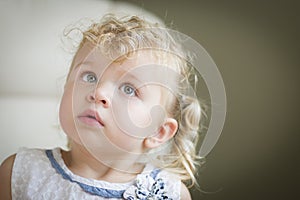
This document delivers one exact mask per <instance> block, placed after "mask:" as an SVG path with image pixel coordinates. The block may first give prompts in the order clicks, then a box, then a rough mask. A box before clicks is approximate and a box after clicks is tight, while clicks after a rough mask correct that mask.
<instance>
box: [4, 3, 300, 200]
mask: <svg viewBox="0 0 300 200" xmlns="http://www.w3.org/2000/svg"><path fill="white" fill-rule="evenodd" d="M127 2H128V3H130V4H129V5H128V4H126V3H127ZM0 5H1V6H0V11H1V12H0V22H1V24H0V29H1V33H0V36H1V37H0V44H1V45H0V64H1V66H0V76H1V80H0V112H1V113H0V119H1V121H0V125H1V127H2V131H1V133H0V136H1V140H0V143H1V145H0V153H1V160H3V159H4V158H5V157H6V156H7V155H9V154H11V153H14V152H15V151H16V150H17V148H18V147H20V146H29V147H52V146H54V145H61V146H63V145H64V141H65V140H64V136H63V134H61V133H59V131H57V130H56V128H55V126H56V125H57V111H58V103H59V96H60V93H61V84H62V83H63V81H62V80H63V78H62V77H64V75H65V73H66V70H67V68H68V64H69V62H70V59H71V58H70V56H68V54H67V53H66V52H63V51H62V49H61V46H60V40H59V38H60V36H61V33H62V31H63V28H64V27H65V25H66V24H70V23H72V22H74V21H76V20H78V19H80V18H82V17H83V16H85V17H90V16H95V15H97V13H100V12H105V11H109V10H118V11H123V12H126V11H127V9H129V10H131V11H132V12H139V13H140V14H143V13H144V14H145V13H146V11H149V12H150V13H153V15H156V16H158V17H160V18H161V19H162V20H164V21H165V22H166V23H167V24H172V27H174V28H176V29H177V30H179V31H180V32H182V33H185V34H187V35H189V36H191V37H192V38H194V39H195V40H197V41H198V42H199V43H200V44H201V45H202V46H203V47H204V48H205V49H206V50H207V51H208V52H209V54H210V55H211V57H212V58H213V59H214V61H215V63H216V64H217V66H218V68H219V70H220V72H221V74H222V77H223V80H224V83H225V87H226V93H227V101H228V106H227V117H226V122H225V126H224V129H223V132H222V135H221V137H220V139H219V141H218V143H217V145H216V146H215V148H214V149H213V151H212V152H211V153H210V154H209V155H208V157H207V162H206V164H205V166H204V167H203V168H202V169H201V170H200V172H199V173H200V176H199V182H200V185H201V187H202V190H203V191H202V192H199V191H196V190H195V189H192V190H191V192H192V196H193V199H206V200H219V199H222V200H224V199H230V200H240V199H246V200H247V199H249V200H250V199H251V200H253V199H297V197H296V195H298V196H299V192H298V191H299V189H300V184H299V178H300V174H299V155H298V153H299V126H298V124H299V102H300V101H299V78H298V76H299V74H300V73H299V72H300V70H299V64H300V63H299V50H300V49H299V39H298V37H299V35H300V34H299V24H300V17H299V14H298V12H299V8H300V7H299V3H298V2H297V1H292V0H286V1H258V0H252V1H250V0H245V1H238V0H227V1H216V0H210V1H207V0H198V1H196V0H195V1H193V0H185V1H179V0H173V1H168V0H152V1H146V0H128V1H96V0H94V1H85V2H83V1H55V3H53V1H18V3H17V4H14V3H9V1H1V4H0ZM147 14H149V13H147ZM149 15H151V16H152V14H149ZM48 113H51V114H48ZM32 124H34V126H32ZM57 141H61V143H57Z"/></svg>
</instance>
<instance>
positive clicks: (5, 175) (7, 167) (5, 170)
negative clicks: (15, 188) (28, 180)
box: [0, 154, 16, 199]
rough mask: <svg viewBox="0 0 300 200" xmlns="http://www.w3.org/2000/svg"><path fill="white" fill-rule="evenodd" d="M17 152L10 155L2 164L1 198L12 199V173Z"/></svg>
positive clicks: (0, 173) (0, 177)
mask: <svg viewBox="0 0 300 200" xmlns="http://www.w3.org/2000/svg"><path fill="white" fill-rule="evenodd" d="M15 158H16V154H14V155H11V156H9V157H8V158H6V160H4V161H3V163H2V164H1V166H0V180H1V181H0V199H11V192H10V191H11V174H12V168H13V165H14V161H15Z"/></svg>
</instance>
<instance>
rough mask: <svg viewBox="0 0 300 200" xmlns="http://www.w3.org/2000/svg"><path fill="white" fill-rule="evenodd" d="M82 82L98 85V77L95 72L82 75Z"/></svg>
mask: <svg viewBox="0 0 300 200" xmlns="http://www.w3.org/2000/svg"><path fill="white" fill-rule="evenodd" d="M82 80H83V81H85V82H88V83H97V76H96V74H95V73H93V72H85V73H83V74H82Z"/></svg>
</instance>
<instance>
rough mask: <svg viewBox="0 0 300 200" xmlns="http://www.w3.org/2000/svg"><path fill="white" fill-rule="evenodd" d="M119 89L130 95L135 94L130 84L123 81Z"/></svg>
mask: <svg viewBox="0 0 300 200" xmlns="http://www.w3.org/2000/svg"><path fill="white" fill-rule="evenodd" d="M120 90H121V91H122V92H123V93H124V94H126V95H127V96H130V97H134V96H137V91H136V89H135V88H134V87H133V86H132V85H131V84H128V83H125V84H123V85H121V87H120Z"/></svg>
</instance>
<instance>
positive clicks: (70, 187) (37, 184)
mask: <svg viewBox="0 0 300 200" xmlns="http://www.w3.org/2000/svg"><path fill="white" fill-rule="evenodd" d="M180 184H181V182H180V180H178V179H176V178H175V177H174V176H172V175H171V174H169V173H167V172H166V171H163V170H159V169H157V168H154V167H153V166H151V165H146V167H145V168H144V170H143V172H142V173H141V174H139V175H138V176H137V177H136V179H135V180H134V181H131V182H128V183H109V182H105V181H99V180H93V179H87V178H83V177H80V176H78V175H75V174H73V173H72V172H71V171H70V170H69V169H68V168H67V166H66V165H65V163H64V161H63V159H62V157H61V150H60V149H59V148H55V149H53V150H41V149H21V150H20V151H19V152H18V153H17V156H16V159H15V162H14V166H13V172H12V179H11V186H12V191H11V192H12V198H13V199H17V200H19V199H22V200H27V199H51V200H56V199H57V200H58V199H59V200H61V199H80V200H83V199H127V200H134V199H145V200H148V199H149V200H150V199H153V200H156V199H157V200H161V199H173V200H177V199H180Z"/></svg>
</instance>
